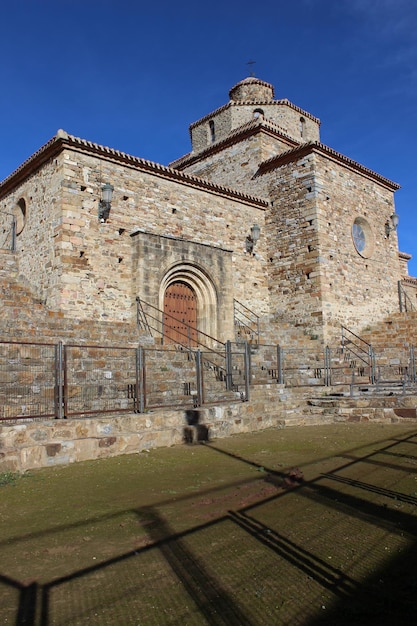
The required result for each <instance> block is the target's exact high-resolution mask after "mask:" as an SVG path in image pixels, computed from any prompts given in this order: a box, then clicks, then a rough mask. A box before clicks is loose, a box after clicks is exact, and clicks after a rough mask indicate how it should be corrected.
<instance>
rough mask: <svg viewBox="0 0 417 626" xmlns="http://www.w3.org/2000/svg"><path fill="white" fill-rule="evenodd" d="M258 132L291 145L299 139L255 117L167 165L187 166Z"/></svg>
mask: <svg viewBox="0 0 417 626" xmlns="http://www.w3.org/2000/svg"><path fill="white" fill-rule="evenodd" d="M259 132H264V133H265V134H267V135H269V136H270V137H275V138H278V139H281V140H283V141H284V143H286V144H288V145H289V146H291V147H294V146H299V145H300V142H299V141H296V140H295V139H293V138H292V137H290V136H289V135H287V134H286V133H284V132H283V130H282V129H281V127H280V126H278V125H277V124H274V123H273V122H271V121H270V120H266V119H260V118H257V119H254V120H251V121H250V122H247V123H246V124H242V126H239V127H238V128H236V129H235V130H234V131H233V132H232V133H230V135H228V137H226V138H225V139H221V140H219V141H217V142H215V143H213V144H210V146H208V147H207V148H205V149H204V150H201V152H196V153H193V152H189V153H188V154H185V155H184V156H182V157H180V158H179V159H176V160H175V161H172V162H171V163H170V164H169V165H170V167H174V168H178V169H181V168H183V167H188V166H189V165H191V164H193V163H197V162H198V161H201V160H202V159H205V158H207V157H208V156H211V155H212V154H216V152H221V151H222V150H224V149H225V148H228V147H229V146H232V145H235V144H237V143H239V142H241V141H245V139H247V138H248V137H251V136H252V135H255V134H258V133H259Z"/></svg>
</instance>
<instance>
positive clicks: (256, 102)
mask: <svg viewBox="0 0 417 626" xmlns="http://www.w3.org/2000/svg"><path fill="white" fill-rule="evenodd" d="M238 106H287V107H289V108H290V109H293V110H294V111H297V113H300V114H301V115H303V116H304V117H308V118H309V119H310V120H313V122H316V124H318V125H319V126H320V124H321V122H320V120H319V118H318V117H315V116H314V115H312V114H311V113H309V112H308V111H304V109H301V108H300V107H298V106H297V105H295V104H293V103H292V102H290V101H289V100H287V99H286V98H283V99H281V100H239V101H236V102H235V101H234V100H230V102H227V103H226V104H223V106H221V107H219V108H218V109H216V110H215V111H212V112H211V113H209V114H207V115H205V116H204V117H201V118H200V119H199V120H197V121H196V122H193V123H192V124H190V127H189V129H190V133H191V131H192V130H193V128H195V127H196V126H199V125H200V124H201V123H202V122H208V121H209V120H211V119H212V118H213V117H214V116H215V115H218V114H219V113H221V112H222V111H225V110H226V109H228V108H229V107H238Z"/></svg>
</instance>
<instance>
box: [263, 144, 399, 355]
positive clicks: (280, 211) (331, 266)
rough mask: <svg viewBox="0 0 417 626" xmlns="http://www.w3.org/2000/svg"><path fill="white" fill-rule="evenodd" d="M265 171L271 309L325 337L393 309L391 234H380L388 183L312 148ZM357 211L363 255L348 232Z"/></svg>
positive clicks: (395, 260)
mask: <svg viewBox="0 0 417 626" xmlns="http://www.w3.org/2000/svg"><path fill="white" fill-rule="evenodd" d="M264 175H265V176H267V177H269V180H270V190H271V191H270V193H271V200H272V203H271V204H272V208H271V211H270V212H269V213H268V214H267V226H266V228H267V230H268V232H269V242H270V245H269V250H268V254H267V257H268V259H269V261H270V263H269V264H268V268H269V275H270V293H271V309H272V310H275V311H276V313H277V315H278V316H280V317H282V318H283V319H284V320H287V321H288V320H289V319H292V320H293V321H294V323H295V324H301V325H303V326H304V327H305V328H306V330H307V331H308V332H311V333H312V334H313V335H317V336H319V337H320V336H322V337H323V339H324V341H325V342H326V343H331V342H332V340H333V337H334V335H335V334H339V329H340V325H341V324H344V325H345V326H348V327H349V328H351V329H352V330H355V329H359V328H360V327H361V326H364V325H365V323H366V322H367V321H368V320H370V319H373V320H377V319H383V318H385V317H386V316H387V315H389V314H390V313H391V312H395V311H398V293H397V282H398V280H399V279H400V277H401V267H400V262H399V257H398V247H397V236H396V232H395V231H393V232H391V234H390V236H389V237H387V236H386V234H385V222H386V221H387V220H389V218H390V215H391V214H392V213H393V212H394V203H393V193H392V189H389V188H387V186H386V185H384V184H383V182H382V183H379V182H378V181H377V180H375V179H372V178H371V177H369V176H366V175H364V174H362V173H361V172H360V171H354V169H353V168H351V167H348V166H346V165H344V164H343V163H337V162H335V161H334V160H333V159H330V158H326V156H325V155H322V154H315V153H314V150H313V149H312V150H311V151H310V152H308V153H307V154H305V155H303V156H300V157H298V158H296V157H294V159H291V160H290V159H289V158H288V160H287V162H283V164H282V165H281V164H280V163H279V161H277V164H276V167H275V168H274V169H273V170H272V171H271V172H269V173H265V174H264ZM358 218H360V219H361V220H362V221H363V222H361V223H363V224H366V228H367V232H366V237H367V242H369V245H368V244H367V245H368V248H367V249H366V250H365V251H364V252H363V254H360V253H358V252H357V250H356V249H355V246H354V242H353V237H352V226H353V224H354V222H355V220H357V219H358ZM364 229H365V225H364ZM321 329H323V331H324V334H323V335H321V332H322V331H321Z"/></svg>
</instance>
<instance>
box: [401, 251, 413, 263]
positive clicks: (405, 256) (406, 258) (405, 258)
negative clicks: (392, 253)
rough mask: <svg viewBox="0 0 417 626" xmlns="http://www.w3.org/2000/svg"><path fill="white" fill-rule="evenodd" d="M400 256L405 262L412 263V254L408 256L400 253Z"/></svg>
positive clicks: (406, 253) (405, 253)
mask: <svg viewBox="0 0 417 626" xmlns="http://www.w3.org/2000/svg"><path fill="white" fill-rule="evenodd" d="M398 256H399V257H400V259H404V260H405V261H411V259H412V258H413V257H412V256H411V254H408V252H398Z"/></svg>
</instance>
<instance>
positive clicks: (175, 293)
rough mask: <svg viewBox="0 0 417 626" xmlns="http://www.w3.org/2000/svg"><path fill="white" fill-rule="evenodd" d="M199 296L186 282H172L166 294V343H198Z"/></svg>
mask: <svg viewBox="0 0 417 626" xmlns="http://www.w3.org/2000/svg"><path fill="white" fill-rule="evenodd" d="M196 328H197V298H196V295H195V293H194V291H193V290H192V289H191V287H189V286H188V285H186V284H185V283H181V282H177V283H172V285H170V286H169V287H168V288H167V290H166V291H165V296H164V340H165V343H181V344H183V345H192V346H195V345H196V343H197V332H196Z"/></svg>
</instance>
